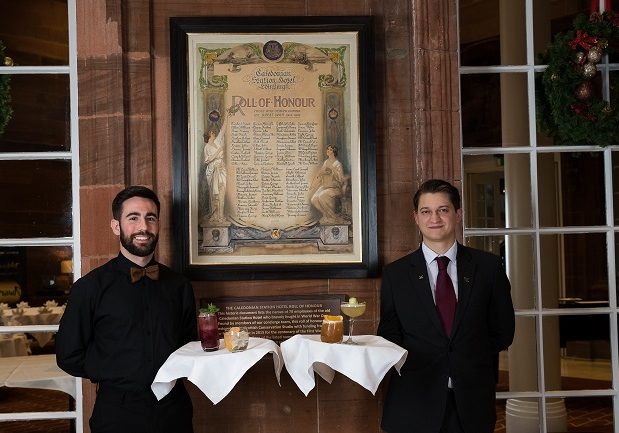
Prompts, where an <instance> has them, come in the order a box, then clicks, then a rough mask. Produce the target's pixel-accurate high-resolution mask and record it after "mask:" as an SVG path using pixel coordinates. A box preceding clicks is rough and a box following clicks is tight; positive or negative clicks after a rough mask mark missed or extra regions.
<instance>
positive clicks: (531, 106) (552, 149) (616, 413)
mask: <svg viewBox="0 0 619 433" xmlns="http://www.w3.org/2000/svg"><path fill="white" fill-rule="evenodd" d="M533 1H534V0H525V14H526V60H527V64H526V65H505V66H461V65H460V60H459V62H458V65H459V72H460V76H462V75H466V74H510V73H519V74H522V73H525V74H526V76H527V86H528V94H527V97H528V110H529V116H528V122H529V143H530V146H528V147H527V146H518V147H466V148H465V147H464V146H463V142H462V141H463V138H462V134H461V143H460V149H461V155H462V159H461V163H462V164H461V167H462V173H461V179H462V184H463V189H465V188H466V185H465V182H466V177H465V176H464V174H465V173H464V157H465V156H469V155H494V154H528V155H529V166H530V173H529V174H530V179H531V200H532V203H531V209H532V214H533V221H532V227H531V228H530V229H528V228H527V229H510V228H505V229H496V228H485V229H480V228H476V229H474V228H467V227H466V226H465V227H464V238H465V239H466V238H467V237H472V236H501V235H514V234H526V235H531V236H532V238H533V242H534V251H535V269H537V270H539V269H540V263H541V258H540V248H539V245H540V236H541V235H549V234H558V235H560V234H575V233H604V234H605V236H606V246H607V269H608V289H609V293H608V300H609V306H608V307H607V308H578V311H577V313H578V314H579V315H580V314H584V315H586V314H606V315H609V316H610V344H611V371H612V378H613V380H612V387H611V388H610V389H601V390H575V391H563V390H560V391H546V385H545V374H544V362H543V359H541V356H542V353H543V351H542V347H543V345H544V341H543V332H544V329H543V326H544V321H543V318H545V317H557V316H559V315H565V314H570V313H572V314H573V313H576V312H569V311H566V310H565V309H561V310H560V309H549V308H543V306H542V305H541V302H539V301H538V302H537V304H538V305H537V306H536V307H535V308H532V309H525V310H517V311H516V316H518V317H532V318H533V319H535V321H536V349H537V354H536V357H537V365H538V375H537V376H538V389H539V391H535V392H498V393H497V397H498V398H499V399H508V398H527V397H529V398H531V397H532V398H536V399H538V401H540V426H541V428H542V430H541V431H542V433H546V432H547V431H548V430H547V425H546V424H547V414H546V404H545V403H546V400H547V399H552V398H557V397H599V396H606V397H612V401H613V418H614V419H613V422H614V432H615V433H619V387H618V385H619V383H618V382H619V381H618V380H617V378H619V376H618V374H619V358H618V342H617V314H618V313H619V309H618V307H617V296H616V293H617V287H616V264H615V263H616V262H615V256H616V251H615V237H616V236H618V235H619V234H617V235H616V233H619V226H615V225H614V215H613V211H614V209H613V176H612V154H613V151H615V153H616V155H617V156H618V157H619V153H617V150H619V146H609V147H606V148H600V147H597V146H580V145H578V146H540V147H538V146H537V136H536V128H537V122H536V107H535V74H536V73H539V72H542V71H544V70H545V69H546V65H536V64H535V52H534V50H535V47H534V42H533V40H534V39H533V31H534V27H533ZM458 3H459V2H458ZM603 3H604V2H603V1H602V0H600V5H599V6H600V10H603V7H604V5H603ZM457 11H458V14H459V12H460V7H459V4H458V7H457ZM457 22H458V26H459V25H460V16H459V15H458V19H457ZM457 34H458V37H459V35H460V32H459V29H458V32H457ZM458 46H459V44H458ZM459 55H460V53H459V52H458V56H459ZM605 60H606V59H605ZM598 69H599V70H600V71H601V73H602V76H603V78H604V86H603V87H604V97H605V98H606V99H607V100H608V98H609V88H608V87H609V86H608V82H609V71H617V70H619V64H617V63H613V64H608V63H604V62H602V63H600V64H598ZM460 107H462V104H461V103H460ZM564 152H599V153H601V154H602V155H603V158H604V188H605V191H604V192H605V194H604V195H605V202H606V224H605V225H603V226H578V227H552V228H547V227H544V228H542V227H540V222H539V205H538V185H537V155H538V154H542V153H564ZM463 205H464V203H463ZM465 211H466V209H465ZM506 212H509V209H506ZM536 284H537V286H536V298H537V299H538V300H541V299H542V287H541V278H540V277H539V271H538V276H537V278H536Z"/></svg>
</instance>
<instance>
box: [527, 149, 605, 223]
mask: <svg viewBox="0 0 619 433" xmlns="http://www.w3.org/2000/svg"><path fill="white" fill-rule="evenodd" d="M585 174H586V175H585ZM537 178H538V194H539V209H540V215H539V220H540V226H541V227H563V226H565V227H567V226H594V225H605V223H606V214H605V208H606V203H605V199H604V156H603V154H602V153H601V152H569V153H540V154H538V155H537ZM583 197H587V204H586V205H583Z"/></svg>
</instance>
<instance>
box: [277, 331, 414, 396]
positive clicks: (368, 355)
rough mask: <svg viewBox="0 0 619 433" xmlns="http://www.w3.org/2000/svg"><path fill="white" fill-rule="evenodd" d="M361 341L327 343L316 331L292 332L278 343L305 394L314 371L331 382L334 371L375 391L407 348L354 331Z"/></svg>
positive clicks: (311, 384) (397, 366)
mask: <svg viewBox="0 0 619 433" xmlns="http://www.w3.org/2000/svg"><path fill="white" fill-rule="evenodd" d="M354 340H355V341H358V342H359V343H362V344H361V345H358V346H355V345H351V344H337V343H335V344H329V343H323V342H321V341H320V336H319V335H295V336H293V337H291V338H289V339H288V340H286V341H284V342H283V343H282V344H281V350H282V356H283V357H284V364H285V365H286V370H288V373H289V374H290V376H291V377H292V379H293V380H294V381H295V383H296V384H297V386H298V387H299V389H301V392H303V393H304V394H305V396H306V397H307V395H308V394H309V392H310V391H311V390H312V389H313V388H314V386H315V385H316V381H315V379H314V371H315V372H316V373H318V374H319V375H320V377H322V378H323V379H324V380H326V381H327V382H329V383H331V382H332V381H333V377H334V376H335V371H339V372H340V373H342V374H343V375H345V376H347V377H348V378H350V379H351V380H353V381H355V382H357V383H358V384H359V385H361V386H363V387H364V388H366V389H367V390H369V391H370V392H371V393H372V394H375V393H376V390H377V389H378V386H379V385H380V382H381V381H382V380H383V378H384V377H385V374H387V372H388V371H389V369H390V368H391V367H395V369H396V370H397V371H398V373H399V372H400V368H402V365H404V362H405V361H406V357H407V356H408V351H406V350H405V349H403V348H401V347H400V346H398V345H396V344H394V343H391V342H390V341H387V340H385V339H384V338H383V337H378V336H375V335H356V336H355V337H354Z"/></svg>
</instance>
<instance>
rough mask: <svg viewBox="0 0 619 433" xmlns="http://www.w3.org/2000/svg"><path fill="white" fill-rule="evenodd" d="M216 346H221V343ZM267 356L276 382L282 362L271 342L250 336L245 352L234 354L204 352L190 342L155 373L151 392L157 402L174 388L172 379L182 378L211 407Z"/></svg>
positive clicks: (222, 351) (227, 352)
mask: <svg viewBox="0 0 619 433" xmlns="http://www.w3.org/2000/svg"><path fill="white" fill-rule="evenodd" d="M219 347H223V343H222V342H221V340H220V345H219ZM268 353H272V354H273V366H274V368H275V376H276V377H277V382H278V383H279V376H280V373H281V371H282V367H283V363H282V358H281V351H280V349H279V346H278V345H277V344H275V342H274V341H272V340H267V339H264V338H254V337H250V338H249V345H248V346H247V349H246V350H244V351H242V352H234V353H232V352H229V351H228V350H227V349H225V348H224V349H219V350H217V351H215V352H204V351H203V350H202V347H201V345H200V342H199V341H192V342H190V343H187V344H185V345H184V346H183V347H181V348H180V349H178V350H176V351H175V352H174V353H172V354H171V355H170V356H169V357H168V359H167V360H166V362H165V363H164V364H163V365H162V366H161V368H160V369H159V371H158V372H157V375H156V376H155V380H154V381H153V383H152V385H151V389H152V390H153V393H154V394H155V396H156V397H157V400H161V399H162V398H163V397H165V396H166V395H167V394H168V393H169V392H170V391H171V390H172V388H174V385H175V384H176V379H178V378H181V377H186V378H187V379H189V381H191V382H192V383H193V384H195V385H196V386H197V387H198V388H199V389H200V390H201V391H202V392H203V393H204V395H206V396H207V397H208V398H209V400H211V401H212V402H213V404H217V403H219V402H220V401H221V400H222V399H223V398H224V397H225V396H226V395H228V393H229V392H230V391H232V388H234V386H235V385H236V383H237V382H238V381H239V380H240V379H241V378H242V377H243V375H244V374H245V372H247V370H249V369H250V368H251V367H252V366H253V365H254V364H255V363H256V362H258V361H259V360H260V359H262V357H264V355H266V354H268Z"/></svg>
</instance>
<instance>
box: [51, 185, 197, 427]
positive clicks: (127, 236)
mask: <svg viewBox="0 0 619 433" xmlns="http://www.w3.org/2000/svg"><path fill="white" fill-rule="evenodd" d="M159 210H160V203H159V199H158V198H157V195H156V194H155V193H154V192H153V191H152V190H150V189H148V188H146V187H143V186H130V187H128V188H126V189H124V190H122V191H121V192H119V193H118V195H117V196H116V198H115V199H114V201H113V202H112V215H113V218H112V221H111V224H110V225H111V228H112V232H114V234H115V235H116V236H118V237H119V240H120V252H119V254H118V256H117V257H115V258H113V259H112V260H110V261H109V262H107V263H106V264H104V265H103V266H101V267H99V268H96V269H94V270H93V271H91V272H90V273H88V274H87V275H85V276H84V277H82V278H80V279H78V280H77V281H76V282H75V284H74V285H73V287H72V289H71V293H70V295H69V301H68V303H67V307H66V310H65V313H64V315H63V317H62V320H61V321H60V328H59V330H58V334H57V335H56V362H57V363H58V366H59V367H60V368H62V369H63V370H64V371H66V372H67V373H69V374H71V375H73V376H78V377H84V378H88V379H90V380H91V381H92V382H94V383H96V384H97V397H96V401H95V406H94V410H93V413H92V416H91V418H90V421H89V424H90V430H91V432H92V433H108V432H110V433H112V432H113V433H123V432H127V433H129V432H131V433H159V432H161V433H163V432H172V431H173V432H179V433H180V432H182V433H192V432H193V426H192V417H193V407H192V403H191V400H190V398H189V395H188V394H187V391H186V390H185V387H184V385H183V383H182V381H180V380H179V381H177V382H176V385H175V387H174V389H173V390H172V391H171V392H170V393H169V394H168V395H167V396H166V397H164V398H163V399H161V400H160V401H157V398H156V397H155V395H154V394H153V392H152V391H151V387H150V385H151V383H152V382H153V379H154V378H155V375H156V374H157V371H158V370H159V368H160V367H161V366H162V365H163V363H164V362H165V360H166V359H167V358H168V356H169V355H170V354H171V353H172V352H174V351H175V350H176V349H178V348H179V347H181V346H183V345H184V344H186V343H188V342H190V341H195V340H197V328H196V309H195V300H194V295H193V290H192V287H191V285H190V283H189V281H188V280H187V279H186V278H184V277H183V276H181V275H179V274H177V273H176V272H174V271H172V270H171V269H170V268H168V267H166V266H164V265H162V264H160V263H157V262H156V261H155V260H154V254H155V247H156V246H157V240H158V239H159Z"/></svg>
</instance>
